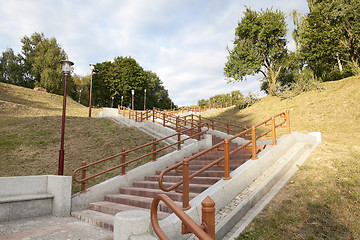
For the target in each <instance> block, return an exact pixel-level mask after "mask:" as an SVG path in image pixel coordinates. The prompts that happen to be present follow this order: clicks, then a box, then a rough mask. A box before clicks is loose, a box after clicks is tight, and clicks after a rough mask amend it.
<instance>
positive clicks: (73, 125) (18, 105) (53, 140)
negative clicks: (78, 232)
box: [0, 83, 152, 192]
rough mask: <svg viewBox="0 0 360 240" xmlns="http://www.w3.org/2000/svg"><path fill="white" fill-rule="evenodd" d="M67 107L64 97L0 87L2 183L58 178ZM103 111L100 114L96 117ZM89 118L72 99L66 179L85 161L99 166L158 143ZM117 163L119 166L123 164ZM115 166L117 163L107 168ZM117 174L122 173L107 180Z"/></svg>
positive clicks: (132, 130) (76, 187)
mask: <svg viewBox="0 0 360 240" xmlns="http://www.w3.org/2000/svg"><path fill="white" fill-rule="evenodd" d="M62 101H63V97H62V96H59V95H55V94H49V93H44V92H37V91H34V90H31V89H27V88H22V87H17V86H13V85H8V84H4V83H0V156H1V157H0V166H1V167H0V177H5V176H21V175H23V176H24V175H38V174H57V168H58V159H59V149H60V131H61V115H62ZM99 111H100V110H99V109H94V110H93V116H95V114H96V113H97V112H99ZM87 116H88V108H86V107H84V106H82V105H80V104H78V103H77V102H75V101H73V100H72V99H70V98H68V99H67V109H66V124H65V125H66V127H65V146H64V149H65V164H64V165H65V167H64V174H65V175H72V172H73V170H74V169H76V168H78V167H79V166H81V163H82V161H86V162H87V163H89V162H93V161H95V160H98V159H102V158H105V157H109V156H111V155H114V154H116V153H119V152H121V148H126V149H131V148H133V147H134V146H140V145H143V144H145V143H147V142H149V141H151V140H152V138H151V137H150V136H148V135H146V134H144V133H143V132H141V131H138V130H137V129H136V128H127V127H121V126H120V125H118V124H115V123H114V122H112V121H111V120H108V119H96V118H88V117H87ZM142 153H143V152H139V153H137V154H136V155H139V154H142ZM130 157H132V156H129V157H128V159H129V158H130ZM146 160H149V159H146ZM116 161H117V162H116V163H117V164H118V162H119V161H120V160H119V159H118V158H117V159H116ZM110 165H111V166H113V165H114V163H109V164H107V166H110ZM107 166H106V165H105V166H101V167H99V169H103V168H106V167H107ZM116 174H119V171H117V172H116V171H115V172H113V173H112V174H110V175H108V176H106V177H107V178H108V177H111V176H114V175H116ZM104 178H105V177H101V178H98V179H97V180H96V181H90V182H89V184H88V185H89V186H90V185H93V184H95V183H96V182H100V181H103V180H104ZM77 190H79V184H77V183H74V184H73V191H74V192H75V191H77Z"/></svg>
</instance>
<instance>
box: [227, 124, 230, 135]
mask: <svg viewBox="0 0 360 240" xmlns="http://www.w3.org/2000/svg"><path fill="white" fill-rule="evenodd" d="M226 131H227V134H230V129H229V123H228V122H226Z"/></svg>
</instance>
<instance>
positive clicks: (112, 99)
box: [111, 97, 114, 107]
mask: <svg viewBox="0 0 360 240" xmlns="http://www.w3.org/2000/svg"><path fill="white" fill-rule="evenodd" d="M113 106H114V97H111V107H113Z"/></svg>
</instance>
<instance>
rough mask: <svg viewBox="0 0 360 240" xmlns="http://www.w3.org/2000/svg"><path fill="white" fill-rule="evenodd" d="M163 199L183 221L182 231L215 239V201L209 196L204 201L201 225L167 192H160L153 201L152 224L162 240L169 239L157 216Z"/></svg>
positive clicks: (205, 239) (200, 237)
mask: <svg viewBox="0 0 360 240" xmlns="http://www.w3.org/2000/svg"><path fill="white" fill-rule="evenodd" d="M160 201H163V202H164V203H165V204H166V205H167V206H168V207H169V208H170V209H171V210H172V211H173V212H174V213H175V214H176V216H178V217H179V218H180V219H181V221H182V226H183V227H182V233H183V234H185V233H194V234H195V235H196V236H197V237H198V238H199V239H201V240H215V202H214V201H213V200H212V199H211V198H210V197H209V196H207V197H206V198H205V199H204V201H202V203H201V205H202V224H201V225H200V226H199V225H197V223H196V222H195V221H194V220H192V219H191V218H190V217H189V216H188V215H187V214H186V213H185V212H184V211H183V210H182V209H181V208H180V207H179V206H177V205H176V203H175V202H174V201H173V200H171V199H170V198H169V197H168V196H166V195H165V194H158V195H156V196H155V197H154V199H153V201H152V203H151V212H150V216H151V224H152V226H153V229H154V232H155V233H156V235H157V236H158V237H159V238H160V240H169V238H168V237H167V236H166V234H165V233H164V232H163V231H162V230H161V228H160V225H159V220H158V216H157V208H158V205H159V202H160Z"/></svg>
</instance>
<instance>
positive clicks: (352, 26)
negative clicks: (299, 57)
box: [300, 0, 360, 81]
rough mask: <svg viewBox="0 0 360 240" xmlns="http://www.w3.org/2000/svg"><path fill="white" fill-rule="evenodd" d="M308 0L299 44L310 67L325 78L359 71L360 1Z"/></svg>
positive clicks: (336, 77) (333, 77)
mask: <svg viewBox="0 0 360 240" xmlns="http://www.w3.org/2000/svg"><path fill="white" fill-rule="evenodd" d="M308 2H309V8H310V13H308V15H307V16H306V18H305V22H304V28H303V31H302V32H301V34H300V44H301V53H302V54H303V56H304V58H305V60H306V62H307V64H308V66H309V68H310V69H311V70H312V71H313V72H314V74H315V76H316V77H318V78H321V79H323V80H324V81H328V80H337V79H340V78H342V77H345V76H349V75H351V74H360V68H359V55H360V11H359V8H360V1H359V0H333V1H329V0H326V1H319V0H313V1H310V0H309V1H308ZM334 72H335V74H334ZM336 72H337V73H336Z"/></svg>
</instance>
